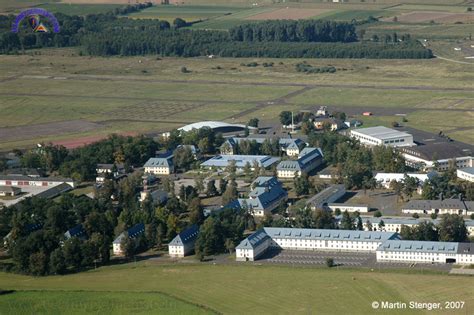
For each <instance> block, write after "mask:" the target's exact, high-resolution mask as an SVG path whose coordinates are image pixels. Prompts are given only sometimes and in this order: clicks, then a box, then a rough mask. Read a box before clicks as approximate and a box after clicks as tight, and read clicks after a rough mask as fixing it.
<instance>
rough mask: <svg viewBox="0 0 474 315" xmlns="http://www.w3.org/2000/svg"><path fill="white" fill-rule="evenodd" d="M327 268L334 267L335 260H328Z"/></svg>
mask: <svg viewBox="0 0 474 315" xmlns="http://www.w3.org/2000/svg"><path fill="white" fill-rule="evenodd" d="M326 266H327V267H329V268H331V267H334V258H326Z"/></svg>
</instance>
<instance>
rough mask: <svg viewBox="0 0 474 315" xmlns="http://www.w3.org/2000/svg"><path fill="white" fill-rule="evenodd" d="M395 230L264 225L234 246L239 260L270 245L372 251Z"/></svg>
mask: <svg viewBox="0 0 474 315" xmlns="http://www.w3.org/2000/svg"><path fill="white" fill-rule="evenodd" d="M389 239H398V234H397V233H394V232H372V231H351V230H323V229H296V228H274V227H266V228H263V229H262V230H259V231H257V232H255V233H254V234H252V235H250V236H249V237H248V238H246V239H245V240H243V241H242V242H241V243H240V244H239V245H238V246H237V248H236V259H237V260H238V261H254V260H256V259H257V258H258V257H260V256H261V255H262V254H263V253H264V252H265V251H267V250H268V249H271V248H278V249H292V250H328V251H365V252H374V253H375V251H376V250H377V248H378V247H379V246H380V245H381V244H382V243H383V242H385V241H386V240H389Z"/></svg>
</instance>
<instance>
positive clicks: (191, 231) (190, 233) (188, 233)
mask: <svg viewBox="0 0 474 315" xmlns="http://www.w3.org/2000/svg"><path fill="white" fill-rule="evenodd" d="M198 234H199V226H197V224H193V225H191V226H190V227H189V228H187V229H186V230H184V231H182V232H181V233H179V234H178V235H176V236H175V238H173V240H172V241H171V242H170V243H169V246H184V245H185V244H188V243H192V242H194V241H195V240H196V238H197V237H198Z"/></svg>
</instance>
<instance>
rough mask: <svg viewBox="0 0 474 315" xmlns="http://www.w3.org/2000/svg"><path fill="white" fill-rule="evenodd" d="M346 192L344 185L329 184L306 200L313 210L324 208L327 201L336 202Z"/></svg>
mask: <svg viewBox="0 0 474 315" xmlns="http://www.w3.org/2000/svg"><path fill="white" fill-rule="evenodd" d="M345 194H346V188H345V187H344V185H331V186H329V187H327V188H325V189H324V190H322V191H321V192H319V193H317V194H316V195H314V196H313V197H311V198H309V199H308V200H307V201H306V204H307V205H308V206H310V207H311V208H312V209H313V210H315V209H326V208H327V205H328V204H329V203H333V202H336V201H337V200H338V199H340V198H341V197H342V196H344V195H345Z"/></svg>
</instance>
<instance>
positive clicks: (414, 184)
mask: <svg viewBox="0 0 474 315" xmlns="http://www.w3.org/2000/svg"><path fill="white" fill-rule="evenodd" d="M418 185H419V180H418V179H417V178H415V177H411V176H407V175H406V174H405V177H404V178H403V193H404V194H405V196H407V197H408V198H411V197H412V196H413V193H414V192H415V191H416V190H417V189H418Z"/></svg>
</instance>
